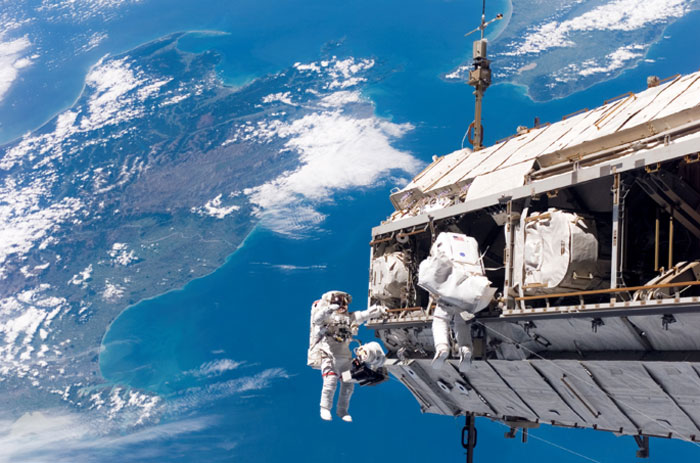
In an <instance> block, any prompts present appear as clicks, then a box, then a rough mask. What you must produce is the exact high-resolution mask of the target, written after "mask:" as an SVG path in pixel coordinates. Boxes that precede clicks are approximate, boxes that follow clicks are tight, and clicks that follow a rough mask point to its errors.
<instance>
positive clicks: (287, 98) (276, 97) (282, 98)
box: [262, 92, 294, 106]
mask: <svg viewBox="0 0 700 463" xmlns="http://www.w3.org/2000/svg"><path fill="white" fill-rule="evenodd" d="M276 101H279V102H280V103H284V104H288V105H290V106H294V103H293V102H292V95H291V93H290V92H278V93H272V94H270V95H266V96H264V97H263V98H262V102H263V103H266V104H267V103H274V102H276Z"/></svg>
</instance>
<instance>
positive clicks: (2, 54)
mask: <svg viewBox="0 0 700 463" xmlns="http://www.w3.org/2000/svg"><path fill="white" fill-rule="evenodd" d="M4 35H5V34H4V33H2V32H0V101H2V99H3V97H4V96H5V94H6V93H7V91H8V90H9V89H10V87H11V86H12V83H13V82H14V81H15V80H16V79H17V77H18V75H19V70H20V69H23V68H26V67H27V66H29V65H30V64H31V63H32V61H31V59H29V58H28V57H26V56H24V54H25V53H24V52H26V51H27V50H28V49H29V48H30V47H31V45H32V44H31V42H30V41H29V38H28V37H27V36H26V35H25V36H24V37H19V38H15V39H6V38H5V37H4Z"/></svg>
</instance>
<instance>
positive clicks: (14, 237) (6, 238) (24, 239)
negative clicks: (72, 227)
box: [0, 177, 84, 279]
mask: <svg viewBox="0 0 700 463" xmlns="http://www.w3.org/2000/svg"><path fill="white" fill-rule="evenodd" d="M55 180H56V178H55V177H49V178H48V179H46V178H45V179H42V178H37V179H36V180H34V181H33V182H32V183H30V184H29V185H28V186H25V187H18V186H17V182H16V180H15V179H14V177H7V178H6V179H5V181H4V183H3V184H2V185H0V279H3V278H4V277H5V270H4V269H3V266H2V264H3V263H4V262H5V261H6V260H7V259H8V257H9V256H11V255H19V256H22V255H24V254H26V253H27V252H29V250H30V249H32V248H33V247H34V246H37V245H39V246H40V245H41V244H40V243H41V242H42V241H43V240H45V239H46V238H47V236H49V235H50V233H51V231H53V230H56V229H58V228H59V226H60V225H61V224H62V223H64V222H66V221H68V220H71V219H73V218H74V217H75V216H76V214H78V212H79V211H80V210H81V209H83V207H84V205H83V203H82V202H81V201H80V200H79V199H77V198H71V197H67V198H63V199H61V200H60V201H55V202H53V203H52V204H49V205H45V204H44V203H45V197H46V195H47V194H48V192H49V189H50V188H51V186H52V185H53V183H54V182H55Z"/></svg>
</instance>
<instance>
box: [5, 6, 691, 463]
mask: <svg viewBox="0 0 700 463" xmlns="http://www.w3.org/2000/svg"><path fill="white" fill-rule="evenodd" d="M0 6H1V7H0V143H1V145H0V461H13V462H15V461H16V462H25V461H32V462H44V461H51V462H63V461H65V462H111V461H115V462H129V461H134V462H136V461H138V462H149V461H153V462H163V461H174V462H180V461H182V462H189V461H212V462H215V461H255V462H259V461H270V462H272V461H309V462H313V461H328V460H331V461H348V462H350V461H352V462H357V461H461V459H462V458H463V450H462V448H461V445H460V437H461V434H460V432H461V427H462V426H463V422H462V420H461V419H459V418H449V417H443V416H433V415H422V414H421V413H420V409H419V406H418V404H417V403H416V402H415V400H414V399H413V397H412V396H411V394H410V393H409V391H407V390H406V389H405V388H404V387H402V386H401V384H400V383H398V382H397V381H389V382H387V383H384V384H382V385H381V386H378V387H376V388H362V389H361V390H360V389H358V390H357V391H356V393H355V396H354V398H353V403H352V414H353V417H354V419H355V421H354V423H352V424H347V423H344V422H341V421H340V420H338V419H336V420H335V421H333V422H331V423H327V422H322V421H321V420H320V419H319V417H318V401H319V393H320V386H321V380H320V377H319V375H318V372H317V371H314V370H311V369H309V368H307V367H306V364H305V353H306V348H307V332H308V331H307V330H308V316H309V308H310V304H311V303H312V302H313V301H314V300H315V299H316V298H318V296H320V295H321V294H322V293H323V292H325V291H327V290H329V289H341V290H345V291H348V292H350V293H351V294H354V295H355V301H356V302H355V303H354V306H355V307H354V308H355V309H356V310H357V309H362V308H363V301H362V299H363V297H362V295H363V294H365V292H366V291H367V267H368V260H367V257H368V253H367V242H368V240H369V238H370V229H371V227H372V226H375V225H377V224H378V223H379V222H380V221H381V220H383V219H384V218H386V217H387V216H388V215H389V214H390V213H391V204H390V202H389V200H388V195H389V192H390V190H391V188H393V187H395V186H401V185H403V184H405V183H406V182H407V181H408V180H409V179H410V177H411V176H412V175H413V174H415V173H416V172H418V171H419V170H420V169H421V168H422V167H423V166H425V165H426V164H427V163H428V162H429V161H430V159H431V157H432V155H434V154H438V155H442V154H446V153H448V152H451V151H453V150H455V149H459V148H460V147H461V143H462V140H463V135H464V132H465V130H466V128H467V126H468V125H469V123H470V122H471V120H472V117H473V97H472V95H471V88H470V87H468V86H466V85H465V84H464V77H465V71H466V70H467V69H468V68H469V62H470V55H471V42H472V40H473V39H474V36H470V37H467V38H465V37H464V34H465V32H467V31H469V30H471V29H473V28H474V27H476V26H477V25H478V23H479V19H480V15H481V2H478V1H475V0H468V1H467V0H460V1H456V0H455V1H440V0H416V1H409V2H399V1H397V0H386V1H383V2H370V1H366V0H358V1H355V2H339V1H335V0H330V1H329V0H327V1H323V2H322V1H317V0H303V1H302V0H288V1H272V0H263V1H251V0H240V1H238V2H230V1H225V0H200V1H197V2H193V1H185V0H167V1H166V0H25V1H15V0H0ZM699 6H700V2H698V1H697V0H647V1H644V2H642V1H638V0H593V1H588V2H581V1H578V0H552V1H546V2H545V1H540V0H522V1H514V2H512V3H511V2H509V1H505V0H494V1H489V2H488V4H487V14H486V16H487V19H489V18H491V17H493V16H495V15H496V13H499V12H500V13H503V14H504V19H503V20H502V21H499V22H496V23H494V24H493V25H492V26H491V27H490V28H489V29H488V30H487V38H488V39H489V48H490V51H489V53H490V56H491V58H492V60H493V63H492V67H493V69H494V85H493V86H492V87H491V88H490V89H489V90H488V91H487V93H486V99H485V110H484V125H485V129H486V136H485V142H486V144H490V143H493V142H494V141H495V140H497V139H500V138H503V137H506V136H508V135H510V134H512V133H514V132H515V129H516V127H517V126H518V125H531V124H532V121H533V119H534V117H539V119H540V121H541V122H546V121H556V120H558V119H560V118H561V117H562V116H563V115H565V114H569V113H572V112H574V111H576V110H578V109H580V108H583V107H592V106H595V105H597V104H601V103H602V102H603V100H605V99H606V98H610V97H613V96H617V95H619V94H622V93H625V92H628V91H641V90H643V89H644V87H645V82H646V77H647V76H648V75H658V76H660V77H662V78H663V77H667V76H670V75H673V74H676V73H690V72H694V71H696V70H697V69H698V67H700V51H698V50H697V47H695V46H694V44H695V43H696V42H697V39H698V34H697V30H698V27H700V13H698V11H697V10H698V8H699ZM351 309H352V307H351ZM360 337H361V338H362V339H364V340H369V339H371V337H372V334H371V333H370V332H368V331H366V330H365V331H363V332H361V334H360ZM478 427H479V446H478V449H477V457H476V461H490V460H492V459H494V458H495V459H496V460H497V461H514V460H516V459H517V460H518V461H530V460H531V461H541V460H543V459H557V460H558V461H565V462H569V461H571V462H580V461H593V462H607V461H616V462H632V461H636V459H635V458H634V450H635V444H634V442H633V440H632V439H631V438H629V437H615V436H613V435H612V434H607V433H597V432H595V431H581V430H565V429H554V428H551V427H548V426H543V427H541V428H539V429H536V430H532V431H531V433H530V441H529V442H528V443H527V444H521V443H519V442H516V441H513V440H503V439H502V436H503V433H504V432H505V431H507V429H505V428H504V427H503V425H500V424H498V423H492V422H490V421H487V420H483V419H480V420H479V421H478ZM652 456H653V461H658V462H663V461H668V462H671V461H674V462H675V461H679V460H681V461H682V460H687V461H691V460H692V459H697V458H699V457H700V448H699V447H698V446H697V445H695V444H693V443H688V442H682V441H675V440H674V441H669V440H653V443H652Z"/></svg>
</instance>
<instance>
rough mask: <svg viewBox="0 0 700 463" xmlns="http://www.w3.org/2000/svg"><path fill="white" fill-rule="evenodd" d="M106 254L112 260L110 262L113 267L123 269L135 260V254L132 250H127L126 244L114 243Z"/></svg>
mask: <svg viewBox="0 0 700 463" xmlns="http://www.w3.org/2000/svg"><path fill="white" fill-rule="evenodd" d="M107 254H108V255H109V257H111V258H112V262H113V263H114V264H115V265H121V266H124V267H126V266H127V265H129V264H130V263H132V262H134V261H135V260H137V257H136V254H135V253H134V251H133V250H130V249H128V246H127V244H126V243H114V244H113V245H112V249H110V250H109V251H107Z"/></svg>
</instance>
